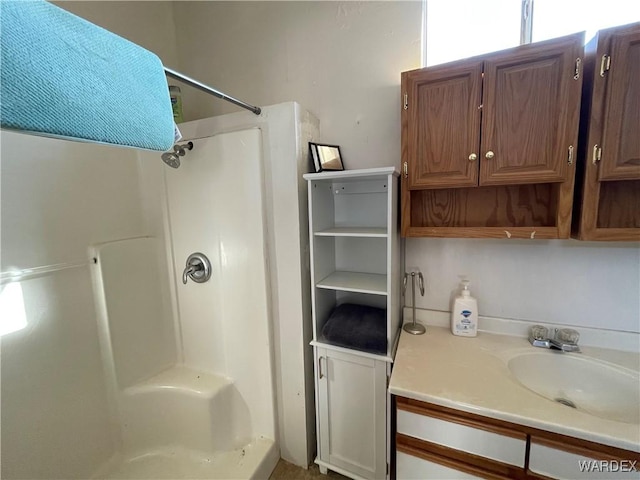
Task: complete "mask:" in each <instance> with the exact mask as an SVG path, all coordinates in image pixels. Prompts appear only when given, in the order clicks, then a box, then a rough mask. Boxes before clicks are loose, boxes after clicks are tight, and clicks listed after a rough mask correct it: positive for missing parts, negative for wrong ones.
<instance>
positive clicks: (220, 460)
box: [94, 439, 277, 480]
mask: <svg viewBox="0 0 640 480" xmlns="http://www.w3.org/2000/svg"><path fill="white" fill-rule="evenodd" d="M273 458H275V461H277V453H276V451H275V446H274V443H273V441H271V440H265V439H259V440H256V441H254V442H251V443H249V444H247V445H246V446H244V447H242V448H238V449H237V450H233V451H230V452H218V453H214V454H206V453H204V452H197V451H194V450H188V449H184V448H180V447H176V448H163V449H159V450H156V451H152V452H147V453H144V454H142V455H139V456H137V457H133V458H128V459H125V460H121V461H120V463H119V464H116V465H113V466H112V467H111V468H110V469H109V471H107V472H105V473H103V474H100V475H96V476H94V478H102V479H131V480H133V479H149V480H151V479H158V480H160V479H167V480H168V479H176V480H177V479H221V480H222V479H236V478H237V479H266V478H269V475H270V474H271V471H272V470H273V465H271V463H272V461H273V460H271V459H273Z"/></svg>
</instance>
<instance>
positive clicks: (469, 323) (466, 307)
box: [451, 279, 478, 337]
mask: <svg viewBox="0 0 640 480" xmlns="http://www.w3.org/2000/svg"><path fill="white" fill-rule="evenodd" d="M461 285H462V291H461V292H460V295H459V296H457V297H456V298H455V300H454V301H453V307H452V308H451V333H453V334H454V335H460V336H463V337H475V336H476V335H478V301H477V300H476V299H475V298H473V297H472V296H471V292H470V291H469V280H466V279H463V280H462V282H461Z"/></svg>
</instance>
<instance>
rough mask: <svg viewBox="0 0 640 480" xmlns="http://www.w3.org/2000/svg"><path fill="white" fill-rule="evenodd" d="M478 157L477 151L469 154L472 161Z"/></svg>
mask: <svg viewBox="0 0 640 480" xmlns="http://www.w3.org/2000/svg"><path fill="white" fill-rule="evenodd" d="M477 159H478V155H476V154H475V153H472V154H471V155H469V161H470V162H475V161H476V160H477Z"/></svg>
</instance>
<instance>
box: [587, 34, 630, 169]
mask: <svg viewBox="0 0 640 480" xmlns="http://www.w3.org/2000/svg"><path fill="white" fill-rule="evenodd" d="M599 60H600V62H598V63H597V64H596V68H601V63H602V62H604V63H605V64H606V62H607V59H606V58H605V59H599ZM609 61H610V69H609V71H608V72H606V73H605V72H603V75H605V76H607V87H606V93H605V111H604V119H603V135H602V158H601V165H600V172H599V173H600V175H599V179H600V180H627V179H628V180H635V179H640V29H636V31H635V32H628V31H627V32H625V33H621V34H618V35H613V37H612V38H611V43H610V48H609Z"/></svg>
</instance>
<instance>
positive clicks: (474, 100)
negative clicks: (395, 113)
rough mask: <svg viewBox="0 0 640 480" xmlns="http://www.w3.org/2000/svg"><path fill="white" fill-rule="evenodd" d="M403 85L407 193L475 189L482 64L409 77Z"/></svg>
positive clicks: (426, 71)
mask: <svg viewBox="0 0 640 480" xmlns="http://www.w3.org/2000/svg"><path fill="white" fill-rule="evenodd" d="M402 84H403V90H402V91H403V92H406V93H407V97H406V99H405V101H406V105H405V110H406V112H407V116H408V132H406V133H407V135H408V142H406V147H407V149H408V151H407V155H408V168H409V170H410V171H409V188H449V187H470V186H475V185H477V184H478V158H479V152H478V148H479V146H480V108H479V107H480V103H481V93H482V62H481V61H478V60H475V61H471V62H464V61H463V62H457V63H456V64H455V65H446V66H443V67H434V68H429V69H423V70H414V71H412V72H406V73H404V74H403V75H402Z"/></svg>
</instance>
